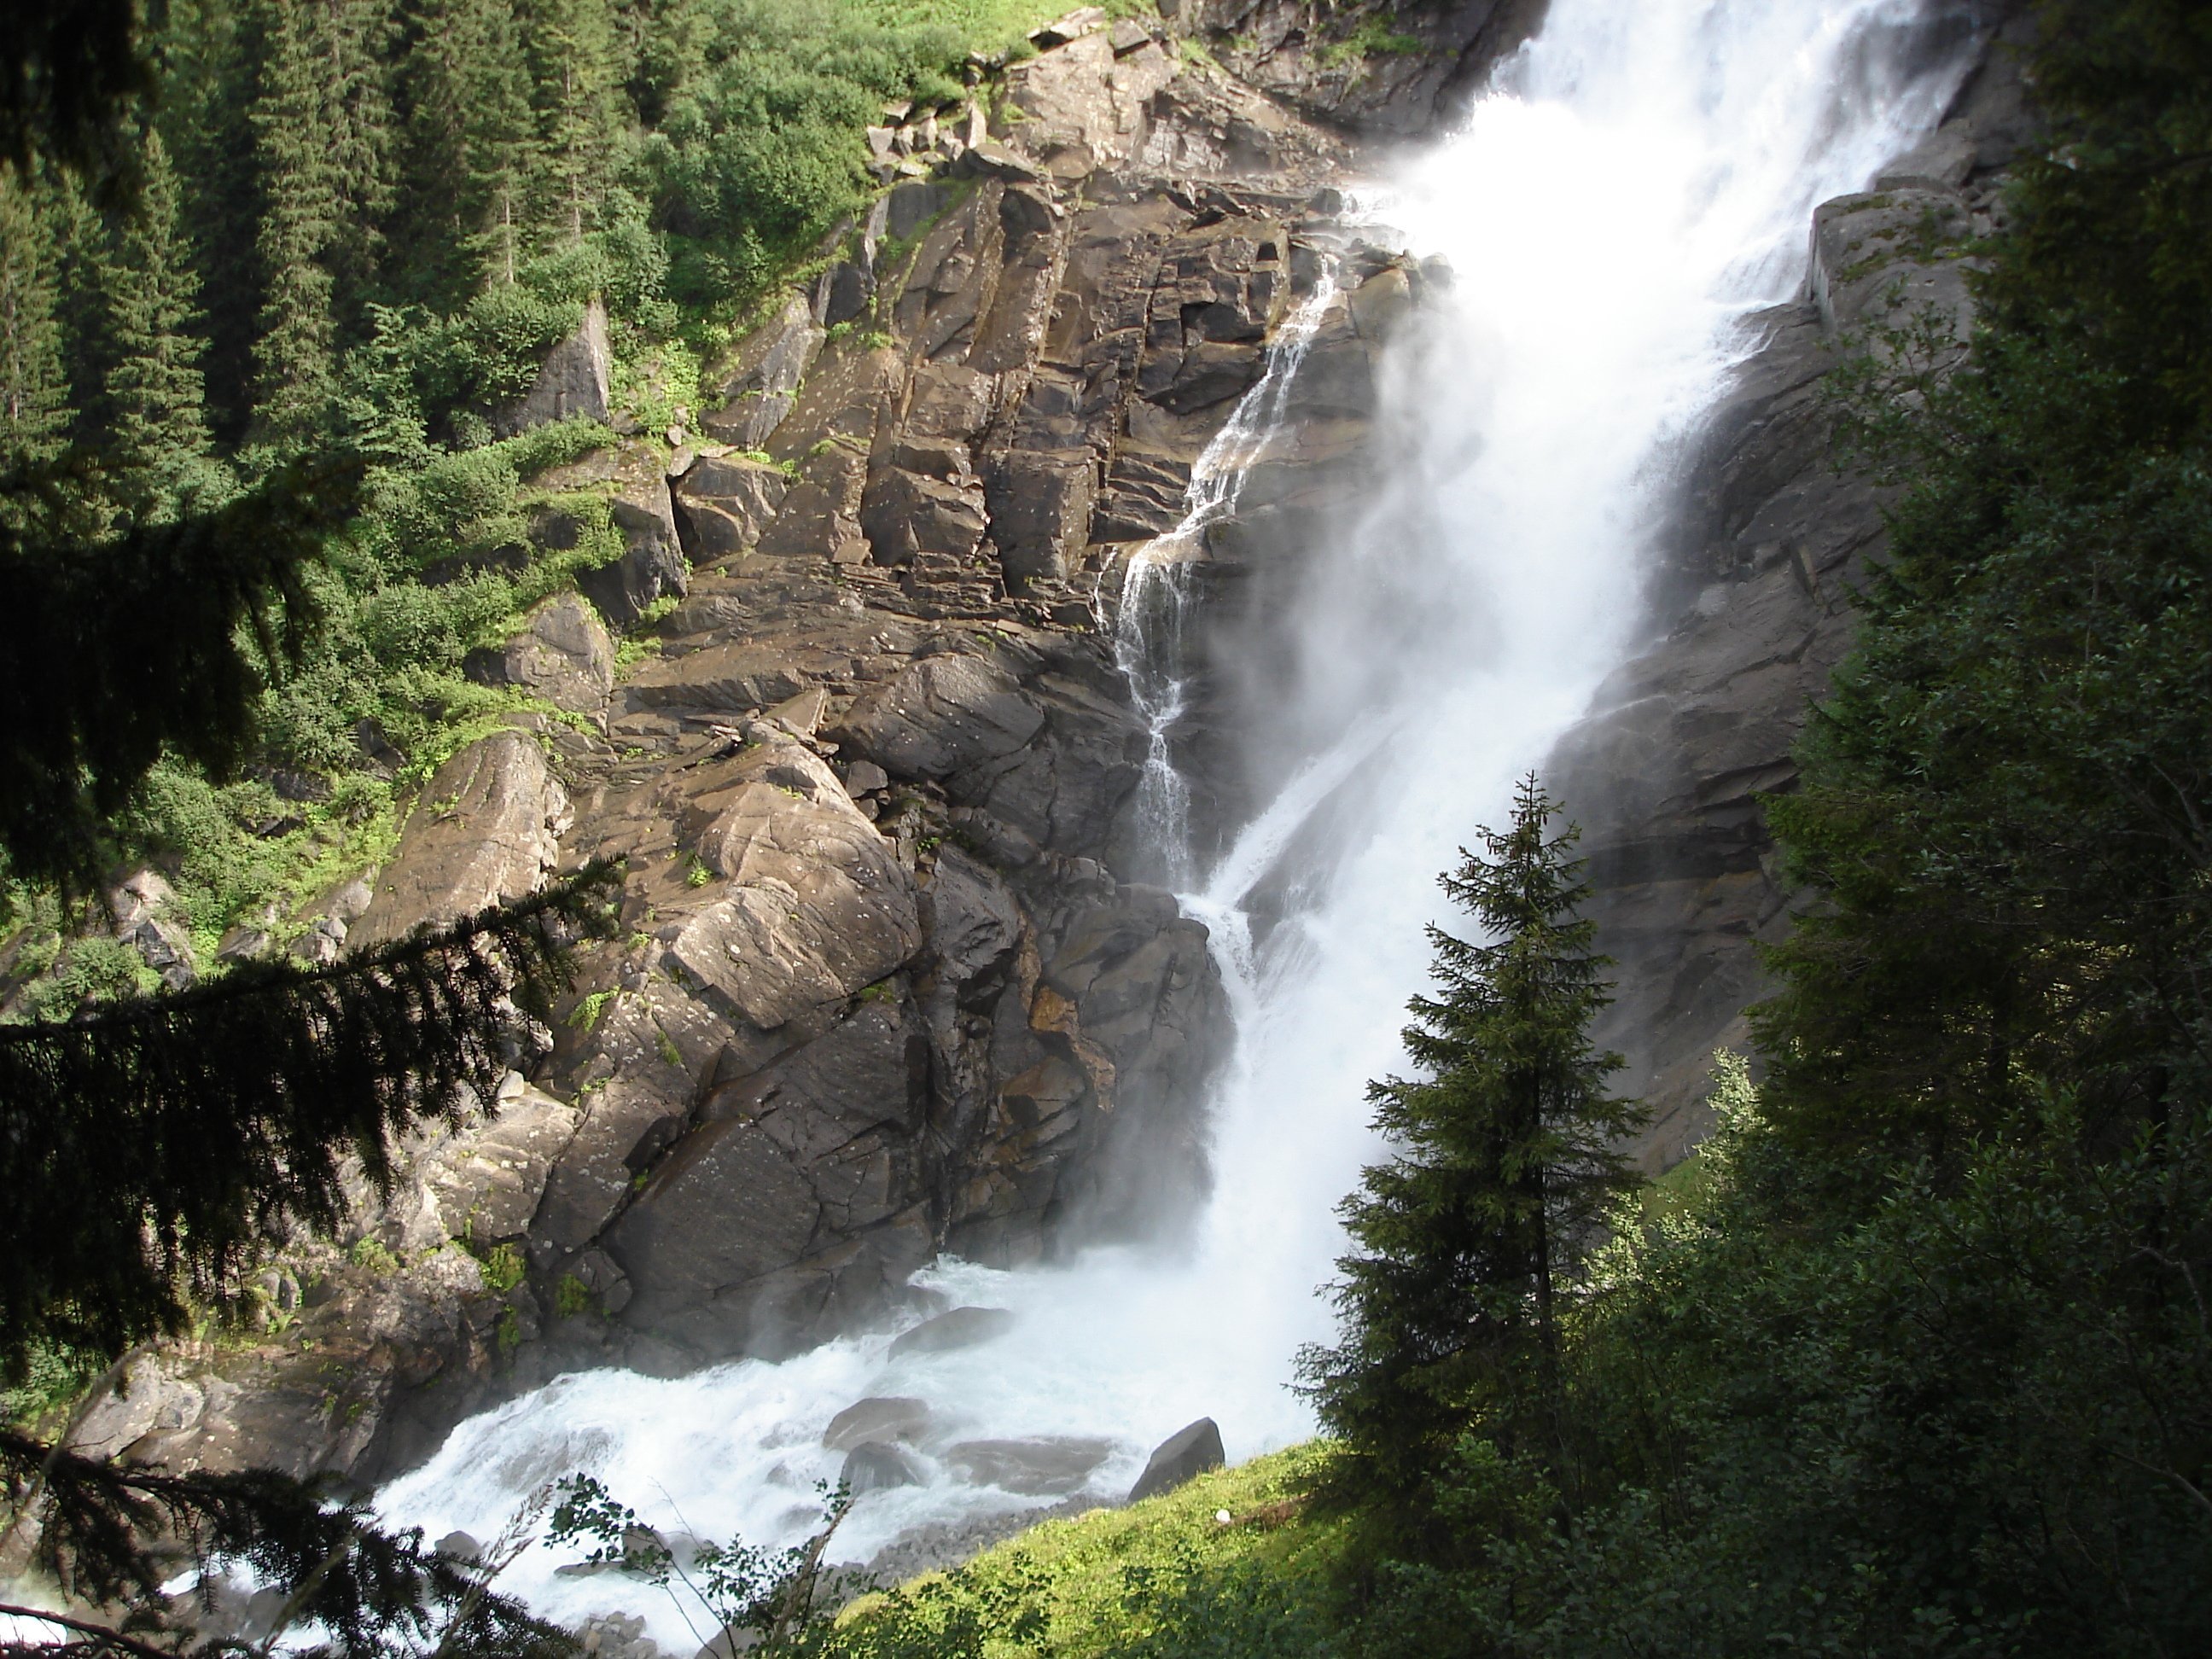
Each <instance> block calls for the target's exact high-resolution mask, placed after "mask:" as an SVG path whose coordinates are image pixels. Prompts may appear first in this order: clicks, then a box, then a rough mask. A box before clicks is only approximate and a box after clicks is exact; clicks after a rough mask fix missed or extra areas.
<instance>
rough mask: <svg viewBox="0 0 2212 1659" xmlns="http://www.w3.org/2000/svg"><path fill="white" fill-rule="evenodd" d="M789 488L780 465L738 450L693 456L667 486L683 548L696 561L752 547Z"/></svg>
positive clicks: (730, 555) (732, 554)
mask: <svg viewBox="0 0 2212 1659" xmlns="http://www.w3.org/2000/svg"><path fill="white" fill-rule="evenodd" d="M790 489H791V479H790V477H789V476H788V475H787V473H786V472H785V471H783V469H782V468H781V467H777V466H769V465H763V463H761V462H759V461H754V460H748V459H745V458H744V456H742V455H722V456H710V457H706V458H703V459H700V460H697V461H695V462H693V463H692V464H691V465H690V466H689V467H687V468H685V469H684V472H683V474H682V475H681V476H680V477H677V478H676V479H674V480H673V481H672V482H671V484H670V486H669V493H670V495H671V496H672V498H673V504H674V507H675V513H676V527H677V530H678V533H679V535H680V536H681V537H682V538H683V544H684V552H685V554H686V555H687V556H689V557H690V560H691V562H692V563H694V564H712V563H714V562H715V561H717V560H720V559H728V558H734V557H736V556H738V554H740V553H744V552H746V551H748V550H750V549H751V548H753V547H754V546H756V545H757V544H758V543H759V541H760V538H761V537H762V536H763V534H764V533H766V532H767V530H768V527H769V525H770V524H771V523H773V522H774V521H775V514H776V509H777V508H778V507H781V506H782V504H783V498H784V496H785V495H787V494H788V493H789V491H790Z"/></svg>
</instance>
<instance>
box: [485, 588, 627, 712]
mask: <svg viewBox="0 0 2212 1659" xmlns="http://www.w3.org/2000/svg"><path fill="white" fill-rule="evenodd" d="M471 668H472V669H475V668H477V665H476V664H474V663H472V664H471ZM483 676H484V678H496V679H497V680H498V681H499V682H500V683H501V684H507V685H512V686H514V687H516V688H517V689H519V690H524V691H527V692H529V693H530V694H531V695H532V696H538V697H543V698H544V700H545V701H546V702H550V703H551V704H552V705H553V706H554V707H555V708H565V709H568V710H570V711H571V712H573V713H576V714H589V713H591V712H592V711H594V710H597V709H599V708H604V707H605V703H606V701H607V694H608V692H610V691H611V690H613V689H614V683H615V647H614V641H613V640H612V639H611V638H610V637H609V636H608V634H607V629H606V624H605V623H602V622H601V621H600V620H599V614H598V612H596V611H593V610H592V607H591V606H590V605H586V604H585V603H584V601H583V599H581V598H580V596H578V595H576V594H574V593H561V594H556V596H555V597H553V598H552V599H548V600H546V601H545V602H544V604H543V605H539V606H538V608H537V609H536V610H534V611H532V612H531V613H530V620H529V626H528V627H526V628H525V629H523V630H522V632H520V634H517V635H515V636H514V637H513V639H511V640H509V641H507V646H506V647H505V649H503V650H502V651H501V652H500V653H499V654H498V656H497V658H496V659H495V661H494V662H492V663H490V664H487V665H483Z"/></svg>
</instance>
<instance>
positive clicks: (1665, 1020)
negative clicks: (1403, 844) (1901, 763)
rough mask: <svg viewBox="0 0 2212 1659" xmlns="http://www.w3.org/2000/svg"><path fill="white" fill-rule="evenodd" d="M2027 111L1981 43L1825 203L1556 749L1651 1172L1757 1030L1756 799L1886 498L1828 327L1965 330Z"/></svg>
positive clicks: (1783, 762)
mask: <svg viewBox="0 0 2212 1659" xmlns="http://www.w3.org/2000/svg"><path fill="white" fill-rule="evenodd" d="M2011 27H2018V26H2017V25H2008V28H2011ZM2028 131H2029V127H2028V124H2027V116H2026V113H2025V112H2024V108H2023V105H2022V101H2021V90H2020V83H2019V79H2018V70H2017V66H2016V63H2015V60H2014V59H2013V58H2010V57H2009V56H2008V55H2007V54H2005V53H2003V52H1995V53H1992V54H1990V55H1989V56H1987V57H1986V58H1985V59H1984V67H1983V68H1982V69H1981V70H1979V71H1978V74H1977V75H1976V76H1974V78H1973V79H1972V80H1971V81H1970V82H1968V84H1967V85H1966V88H1965V89H1964V90H1963V91H1962V92H1961V93H1960V96H1959V99H1958V100H1957V102H1956V103H1955V104H1954V107H1953V110H1952V112H1951V114H1950V116H1949V118H1948V119H1947V120H1946V121H1945V123H1944V124H1943V125H1942V128H1941V129H1940V130H1939V131H1938V132H1937V133H1936V135H1934V136H1933V137H1931V139H1930V140H1929V143H1926V144H1925V145H1923V146H1922V147H1921V149H1917V150H1916V151H1914V152H1913V153H1912V154H1911V155H1908V156H1905V157H1903V158H1900V159H1899V161H1897V162H1896V163H1895V164H1893V167H1891V168H1890V170H1889V171H1888V172H1887V173H1885V174H1884V175H1883V177H1882V178H1881V179H1878V180H1877V181H1876V187H1875V190H1874V191H1870V192H1868V193H1866V194H1863V195H1858V196H1848V197H1841V198H1839V199H1838V200H1836V201H1832V202H1829V203H1827V204H1824V205H1823V206H1822V207H1821V208H1820V210H1818V212H1817V213H1816V214H1815V216H1814V224H1813V226H1812V228H1811V238H1810V250H1809V259H1808V279H1807V283H1806V288H1805V291H1804V295H1803V296H1802V298H1801V299H1800V300H1799V301H1797V302H1796V303H1794V304H1791V305H1788V306H1783V307H1778V308H1777V309H1776V310H1774V311H1772V312H1771V313H1767V314H1766V315H1765V316H1763V317H1760V318H1759V319H1755V322H1754V326H1755V327H1756V328H1757V330H1758V331H1759V332H1760V333H1761V334H1763V335H1764V336H1765V341H1766V343H1765V347H1764V349H1761V350H1760V351H1759V352H1758V353H1757V354H1756V355H1755V356H1753V357H1752V358H1751V360H1750V361H1749V362H1747V363H1746V364H1745V365H1744V367H1743V369H1742V371H1741V374H1739V376H1738V378H1737V382H1736V385H1735V388H1734V390H1733V392H1731V393H1730V395H1729V398H1727V399H1726V401H1725V402H1724V403H1723V404H1722V406H1721V407H1720V408H1719V409H1718V410H1717V411H1716V412H1715V413H1714V415H1713V416H1712V418H1711V422H1709V424H1708V427H1707V430H1706V432H1705V435H1704V439H1703V441H1702V444H1701V445H1700V447H1699V456H1698V459H1697V461H1696V463H1695V465H1694V466H1693V468H1692V471H1691V473H1690V475H1689V477H1688V478H1687V480H1686V485H1685V488H1684V490H1683V495H1682V499H1681V502H1680V509H1679V520H1678V522H1677V525H1676V526H1675V529H1674V540H1673V545H1672V553H1671V556H1670V558H1669V560H1668V564H1667V566H1666V568H1664V569H1663V570H1662V572H1661V573H1660V575H1659V579H1658V580H1657V582H1656V586H1655V592H1654V611H1655V613H1656V617H1657V618H1663V620H1662V621H1661V623H1660V628H1659V631H1658V633H1657V635H1656V637H1655V638H1653V639H1652V640H1651V641H1650V643H1649V645H1648V646H1647V647H1646V648H1645V649H1644V652H1643V653H1641V654H1639V655H1638V657H1637V658H1636V659H1634V660H1633V661H1632V662H1630V663H1628V664H1627V665H1625V666H1624V667H1623V668H1622V669H1621V670H1620V671H1619V672H1618V673H1616V674H1615V675H1614V676H1613V678H1612V679H1611V680H1610V681H1609V682H1608V683H1607V685H1606V687H1605V688H1604V689H1603V690H1601V692H1600V694H1599V696H1598V699H1597V702H1598V707H1597V708H1596V709H1595V711H1594V712H1593V713H1592V714H1591V715H1590V716H1589V718H1588V719H1587V720H1584V721H1583V723H1582V724H1581V725H1580V726H1577V728H1575V729H1574V730H1573V731H1572V732H1570V733H1569V734H1568V735H1567V737H1566V738H1565V739H1564V740H1563V741H1562V742H1561V744H1560V745H1559V749H1558V750H1556V751H1555V752H1554V754H1553V756H1552V757H1551V759H1550V761H1549V763H1547V773H1548V774H1549V775H1550V776H1551V778H1552V780H1553V784H1554V787H1555V788H1556V789H1557V790H1558V792H1559V793H1562V794H1563V795H1564V796H1565V800H1566V803H1567V808H1568V811H1570V812H1571V813H1572V814H1573V815H1574V816H1575V817H1577V819H1579V820H1580V822H1581V823H1582V824H1583V829H1584V837H1583V851H1584V852H1585V853H1586V854H1588V855H1589V861H1590V862H1589V873H1590V878H1591V880H1592V883H1593V884H1594V886H1595V902H1594V903H1593V905H1592V907H1591V910H1590V914H1591V915H1593V916H1594V917H1595V920H1596V921H1597V923H1598V935H1599V945H1600V948H1601V949H1602V950H1604V951H1606V952H1607V954H1609V955H1611V956H1612V957H1613V958H1614V959H1615V964H1616V965H1615V968H1614V969H1613V976H1614V979H1615V981H1616V985H1617V996H1618V1000H1616V1001H1615V1003H1614V1004H1613V1007H1612V1008H1611V1009H1610V1010H1609V1011H1608V1012H1607V1014H1606V1015H1605V1016H1604V1017H1603V1018H1601V1021H1600V1022H1599V1024H1598V1027H1597V1030H1596V1032H1595V1036H1596V1037H1597V1040H1598V1042H1599V1043H1600V1045H1601V1047H1605V1048H1615V1049H1618V1050H1620V1052H1621V1053H1622V1054H1625V1055H1626V1057H1627V1059H1628V1061H1629V1069H1628V1071H1627V1073H1626V1074H1625V1075H1624V1076H1623V1077H1622V1079H1620V1088H1621V1089H1622V1090H1623V1091H1624V1092H1627V1093H1632V1094H1636V1095H1640V1096H1642V1097H1644V1098H1645V1099H1646V1100H1647V1101H1648V1102H1649V1103H1650V1104H1651V1106H1652V1107H1653V1109H1654V1112H1655V1121H1654V1123H1653V1126H1652V1128H1651V1130H1650V1133H1649V1134H1648V1135H1647V1136H1646V1138H1645V1139H1644V1142H1643V1144H1642V1145H1641V1146H1640V1147H1639V1148H1638V1151H1639V1154H1640V1157H1641V1158H1642V1161H1643V1163H1644V1165H1645V1166H1646V1167H1647V1168H1649V1169H1651V1170H1660V1169H1663V1168H1665V1167H1667V1166H1668V1165H1669V1164H1673V1163H1674V1162H1676V1161H1677V1160H1679V1159H1680V1158H1681V1157H1682V1156H1683V1155H1684V1153H1685V1152H1687V1151H1688V1150H1689V1148H1690V1147H1691V1146H1694V1145H1695V1144H1696V1142H1697V1141H1698V1140H1699V1139H1701V1138H1702V1137H1703V1135H1704V1133H1705V1130H1706V1128H1707V1127H1708V1121H1709V1120H1708V1117H1707V1114H1706V1111H1705V1092H1706V1089H1707V1086H1708V1073H1709V1070H1710V1067H1711V1057H1712V1052H1713V1050H1714V1049H1715V1048H1718V1047H1723V1046H1729V1047H1735V1048H1744V1047H1745V1046H1746V1045H1747V1042H1748V1035H1749V1034H1748V1029H1747V1024H1746V1022H1745V1020H1744V1018H1743V1010H1744V1009H1745V1008H1746V1007H1747V1006H1748V1005H1749V1004H1751V1003H1752V1002H1753V1001H1755V1000H1758V998H1759V997H1760V996H1761V995H1763V994H1765V989H1766V984H1767V981H1766V980H1765V975H1764V974H1763V972H1762V970H1761V969H1760V966H1759V959H1758V955H1757V951H1756V948H1755V947H1756V946H1757V945H1758V944H1759V942H1761V941H1771V940H1774V939H1779V938H1780V937H1781V936H1782V934H1783V933H1784V930H1785V929H1786V927H1787V926H1788V902H1789V895H1788V894H1787V892H1786V891H1785V890H1784V887H1783V885H1782V884H1781V881H1780V878H1779V877H1780V872H1779V870H1778V865H1777V860H1776V855H1775V850H1774V846H1773V842H1772V840H1771V837H1770V836H1769V835H1768V833H1767V830H1766V826H1765V817H1764V814H1763V812H1762V811H1761V808H1760V805H1759V800H1760V798H1761V797H1762V796H1763V795H1766V794H1771V793H1784V792H1786V791H1788V790H1789V789H1790V788H1792V787H1794V786H1795V784H1796V777H1797V769H1796V763H1795V762H1794V761H1793V760H1792V758H1791V755H1790V750H1791V748H1792V745H1794V744H1796V740H1797V738H1798V735H1799V733H1800V732H1802V729H1803V726H1804V721H1805V718H1806V712H1807V708H1808V703H1809V702H1810V701H1811V700H1812V699H1813V698H1815V697H1817V696H1820V694H1821V693H1822V691H1823V690H1825V688H1826V685H1827V683H1828V676H1829V674H1830V672H1831V671H1832V670H1833V668H1834V667H1835V665H1836V664H1837V663H1838V662H1839V661H1840V660H1841V659H1842V658H1843V656H1844V653H1845V652H1847V651H1848V650H1849V649H1850V641H1851V634H1852V620H1851V598H1850V596H1851V592H1852V590H1853V589H1854V587H1855V586H1857V585H1858V584H1859V583H1860V582H1862V581H1863V579H1864V576H1865V574H1866V571H1867V568H1868V566H1869V562H1873V561H1878V560H1879V559H1880V558H1881V555H1882V551H1883V549H1884V546H1885V544H1886V542H1885V536H1886V532H1885V529H1884V525H1883V519H1882V509H1883V507H1884V506H1885V500H1884V498H1883V496H1882V495H1881V493H1880V492H1878V491H1877V490H1876V489H1875V488H1874V486H1873V485H1872V484H1871V483H1869V482H1867V481H1866V480H1865V479H1863V478H1861V477H1857V476H1855V475H1851V474H1848V473H1844V472H1842V471H1838V469H1837V467H1836V466H1835V465H1834V451H1833V447H1832V440H1831V431H1830V426H1829V422H1828V419H1827V417H1826V414H1825V413H1824V411H1823V409H1822V406H1821V404H1820V381H1821V379H1822V377H1823V376H1824V375H1825V374H1826V373H1827V372H1828V370H1829V369H1830V368H1832V367H1833V366H1834V364H1835V362H1836V361H1837V356H1836V351H1835V347H1836V346H1837V345H1838V343H1844V344H1846V345H1847V344H1848V343H1850V339H1851V337H1853V336H1855V335H1863V334H1864V333H1865V332H1866V331H1869V330H1874V329H1878V328H1880V327H1881V325H1883V324H1885V323H1888V322H1892V321H1896V320H1900V319H1903V318H1904V317H1905V316H1907V315H1909V314H1911V313H1913V312H1916V311H1918V310H1921V309H1923V308H1925V307H1930V306H1933V307H1936V309H1937V310H1938V311H1940V312H1943V313H1948V314H1949V315H1950V317H1951V318H1952V319H1953V321H1954V325H1955V330H1956V333H1957V337H1958V338H1960V340H1962V341H1963V340H1964V339H1965V338H1966V334H1967V332H1968V328H1969V325H1970V323H1971V320H1972V302H1971V301H1970V299H1969V297H1968V295H1967V290H1966V281H1965V268H1964V267H1965V262H1964V261H1963V260H1962V259H1961V258H1960V257H1959V255H1960V244H1961V243H1963V242H1964V241H1966V239H1967V238H1968V237H1969V236H1971V235H1972V234H1986V233H1987V232H1988V231H1989V230H1990V228H1991V227H1992V225H1993V224H1994V222H1995V218H1994V216H1996V214H1998V213H2000V212H2001V211H2002V202H2001V198H2000V195H1999V191H2000V188H2001V185H2002V176H2001V171H2000V170H2001V169H2002V167H2003V166H2004V165H2005V164H2006V163H2007V162H2008V161H2009V160H2010V159H2011V157H2012V155H2014V154H2015V150H2016V149H2017V148H2018V147H2019V145H2020V144H2021V143H2022V142H2024V140H2025V138H2026V137H2027V134H2028Z"/></svg>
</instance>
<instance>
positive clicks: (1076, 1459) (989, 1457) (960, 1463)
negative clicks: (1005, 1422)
mask: <svg viewBox="0 0 2212 1659" xmlns="http://www.w3.org/2000/svg"><path fill="white" fill-rule="evenodd" d="M1113 1451H1114V1443H1113V1442H1112V1441H1110V1440H1092V1439H1087V1438H1084V1437H1079V1436H1075V1435H1053V1436H1044V1437H1038V1438H1036V1439H1026V1440H963V1441H962V1442H960V1443H959V1444H957V1445H956V1446H953V1447H951V1448H950V1449H947V1450H946V1452H945V1460H944V1461H945V1467H946V1468H949V1469H951V1470H952V1471H953V1472H954V1473H955V1474H957V1475H959V1476H960V1478H961V1479H962V1480H965V1481H967V1482H968V1483H969V1485H971V1486H996V1487H998V1488H999V1490H1000V1491H1001V1492H1014V1493H1017V1494H1018V1495H1019V1496H1021V1497H1024V1498H1061V1497H1065V1496H1066V1495H1067V1494H1068V1493H1070V1492H1080V1491H1081V1490H1082V1489H1083V1486H1084V1483H1085V1481H1087V1480H1090V1479H1091V1470H1093V1469H1095V1468H1097V1467H1098V1466H1099V1465H1100V1464H1101V1463H1103V1462H1105V1461H1106V1460H1107V1458H1108V1457H1109V1456H1111V1455H1113Z"/></svg>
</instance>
